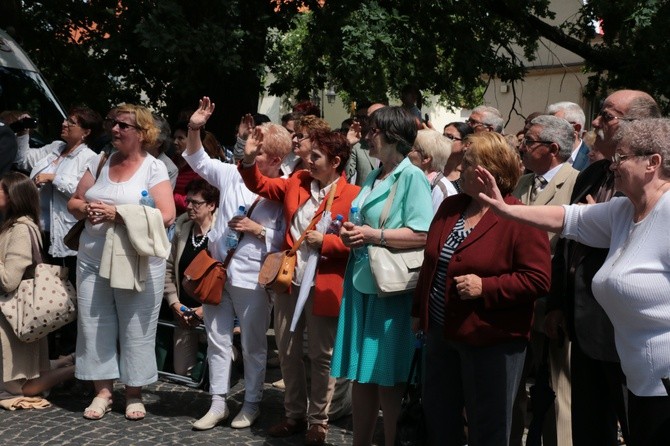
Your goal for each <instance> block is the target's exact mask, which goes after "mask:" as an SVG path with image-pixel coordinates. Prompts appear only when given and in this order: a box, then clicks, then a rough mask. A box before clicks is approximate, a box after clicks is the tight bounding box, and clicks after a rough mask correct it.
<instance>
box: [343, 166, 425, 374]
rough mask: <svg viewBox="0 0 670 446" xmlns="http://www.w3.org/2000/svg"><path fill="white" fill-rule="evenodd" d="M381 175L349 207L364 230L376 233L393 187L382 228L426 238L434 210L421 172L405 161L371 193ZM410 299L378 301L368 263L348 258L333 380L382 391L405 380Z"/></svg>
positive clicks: (375, 173) (371, 177) (408, 296)
mask: <svg viewBox="0 0 670 446" xmlns="http://www.w3.org/2000/svg"><path fill="white" fill-rule="evenodd" d="M380 172H381V170H380V169H377V170H375V171H373V172H372V173H371V174H370V175H368V178H367V180H366V181H365V184H364V185H363V188H362V189H361V192H360V193H359V195H358V197H356V199H355V200H354V201H353V202H352V207H353V206H358V207H359V209H360V212H361V213H362V215H363V218H364V220H365V224H367V225H369V226H371V227H373V228H379V217H380V214H381V212H382V209H383V208H384V204H385V201H386V198H387V197H388V195H389V193H390V190H391V186H393V184H394V183H395V182H396V181H397V182H398V188H397V190H396V195H395V197H394V200H393V204H392V205H391V209H390V211H389V216H388V218H387V220H386V224H385V225H384V226H385V228H386V229H397V228H403V227H408V228H411V229H413V230H414V231H417V232H428V228H429V226H430V222H431V220H432V218H433V207H432V198H431V194H430V185H429V184H428V180H427V179H426V176H425V175H424V174H423V172H421V170H419V168H417V167H416V166H413V165H412V164H411V162H410V161H409V159H407V158H405V160H403V161H402V162H401V163H400V164H399V165H398V167H396V169H395V170H394V171H393V172H391V174H390V175H389V176H388V177H387V178H385V179H384V180H383V181H381V182H380V183H379V184H378V185H376V186H375V187H374V188H373V185H374V182H375V179H376V178H377V176H378V175H379V173H380ZM412 294H413V293H412V292H410V293H407V294H402V295H396V296H390V297H381V298H380V297H378V296H377V294H376V293H375V285H374V279H373V277H372V273H371V271H370V265H369V263H368V261H367V259H364V260H358V261H356V260H354V257H353V255H352V256H350V257H349V263H348V264H347V269H346V271H345V274H344V291H343V295H342V305H341V307H340V315H339V319H338V326H337V335H336V337H335V347H334V350H333V359H332V363H331V375H332V376H334V377H342V378H348V379H351V380H354V381H357V382H360V383H371V384H378V385H381V386H393V385H395V384H397V383H401V382H405V381H406V380H407V375H408V374H409V367H410V363H411V360H412V353H413V351H414V336H413V334H412V330H411V319H412V318H411V309H412Z"/></svg>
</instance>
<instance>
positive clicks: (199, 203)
mask: <svg viewBox="0 0 670 446" xmlns="http://www.w3.org/2000/svg"><path fill="white" fill-rule="evenodd" d="M185 201H186V205H187V206H188V205H189V204H190V205H191V206H193V207H194V208H197V207H200V206H202V205H203V204H205V203H207V202H206V201H204V200H194V199H193V198H187V199H186V200H185Z"/></svg>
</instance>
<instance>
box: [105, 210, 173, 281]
mask: <svg viewBox="0 0 670 446" xmlns="http://www.w3.org/2000/svg"><path fill="white" fill-rule="evenodd" d="M116 212H118V214H119V216H120V217H121V218H122V219H123V222H124V223H125V225H121V224H114V225H113V226H112V227H111V228H109V229H108V230H107V234H106V239H105V246H104V248H103V250H102V258H101V259H100V273H99V274H100V277H104V278H106V279H109V285H110V286H111V287H112V288H119V289H125V290H132V289H134V290H135V291H143V290H144V283H145V282H146V277H147V268H148V267H149V257H160V258H163V259H167V257H168V255H169V254H170V242H169V240H168V238H167V234H166V232H165V227H164V226H163V217H162V215H161V212H160V211H159V210H158V209H154V208H150V207H148V206H139V205H135V204H124V205H119V206H117V207H116Z"/></svg>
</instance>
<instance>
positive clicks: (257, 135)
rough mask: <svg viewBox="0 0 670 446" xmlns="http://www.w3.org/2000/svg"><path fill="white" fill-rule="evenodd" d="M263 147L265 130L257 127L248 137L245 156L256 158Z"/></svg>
mask: <svg viewBox="0 0 670 446" xmlns="http://www.w3.org/2000/svg"><path fill="white" fill-rule="evenodd" d="M262 147H263V131H262V130H261V129H260V128H255V129H254V131H253V132H251V134H250V135H249V137H248V138H247V143H246V144H245V145H244V156H245V158H255V157H256V155H258V151H259V150H260V149H261V148H262Z"/></svg>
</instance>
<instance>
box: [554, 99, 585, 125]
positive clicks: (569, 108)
mask: <svg viewBox="0 0 670 446" xmlns="http://www.w3.org/2000/svg"><path fill="white" fill-rule="evenodd" d="M559 111H563V113H564V116H563V119H565V120H566V121H568V122H570V123H573V124H579V125H580V126H581V128H582V130H584V126H585V125H586V115H585V114H584V110H582V108H581V107H580V106H579V105H578V104H575V103H574V102H568V101H563V102H556V103H554V104H551V105H550V106H549V107H547V111H546V113H547V114H548V115H555V114H556V113H558V112H559Z"/></svg>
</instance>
